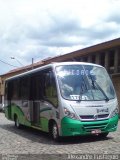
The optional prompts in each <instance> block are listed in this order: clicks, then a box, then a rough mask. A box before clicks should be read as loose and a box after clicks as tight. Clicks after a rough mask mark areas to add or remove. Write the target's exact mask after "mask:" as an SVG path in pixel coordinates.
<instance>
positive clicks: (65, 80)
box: [56, 65, 115, 101]
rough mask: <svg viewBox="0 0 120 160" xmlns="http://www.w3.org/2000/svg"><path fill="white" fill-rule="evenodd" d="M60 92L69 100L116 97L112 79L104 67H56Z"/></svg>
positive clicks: (98, 99)
mask: <svg viewBox="0 0 120 160" xmlns="http://www.w3.org/2000/svg"><path fill="white" fill-rule="evenodd" d="M56 73H57V78H58V82H59V87H60V92H61V95H62V97H63V98H65V99H67V100H80V101H102V100H106V101H109V100H110V99H114V98H115V91H114V87H113V85H112V82H111V79H110V77H109V75H108V73H107V72H106V70H105V69H104V68H103V67H99V66H94V65H62V66H58V67H56Z"/></svg>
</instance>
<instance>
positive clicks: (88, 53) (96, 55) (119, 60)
mask: <svg viewBox="0 0 120 160" xmlns="http://www.w3.org/2000/svg"><path fill="white" fill-rule="evenodd" d="M65 61H80V62H91V63H96V64H100V65H102V66H104V67H105V68H106V69H107V71H108V73H109V74H110V76H111V78H112V81H113V83H114V86H115V89H116V93H117V97H118V100H119V104H120V38H117V39H114V40H111V41H107V42H104V43H100V44H97V45H94V46H90V47H87V48H84V49H80V50H77V51H74V52H71V53H67V54H64V55H60V56H56V57H53V58H51V57H50V58H47V59H45V60H43V61H40V62H37V63H34V64H33V66H31V65H28V66H25V67H22V68H18V69H15V70H12V71H10V72H8V73H6V74H4V75H1V80H0V94H1V95H0V96H1V97H2V96H4V81H5V79H6V78H8V77H11V76H13V75H16V74H19V73H22V72H25V71H26V70H31V69H33V68H37V67H40V66H43V65H46V64H49V63H52V62H65Z"/></svg>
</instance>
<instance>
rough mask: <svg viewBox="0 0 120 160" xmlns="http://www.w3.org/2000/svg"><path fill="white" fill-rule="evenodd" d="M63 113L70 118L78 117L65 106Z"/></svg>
mask: <svg viewBox="0 0 120 160" xmlns="http://www.w3.org/2000/svg"><path fill="white" fill-rule="evenodd" d="M64 113H65V115H66V116H67V117H69V118H72V119H78V118H77V116H76V115H75V113H73V112H71V111H69V110H68V109H67V108H64Z"/></svg>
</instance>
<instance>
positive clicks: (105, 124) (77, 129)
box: [60, 115, 119, 136]
mask: <svg viewBox="0 0 120 160" xmlns="http://www.w3.org/2000/svg"><path fill="white" fill-rule="evenodd" d="M118 119H119V118H118V115H116V116H114V117H112V118H110V119H107V120H100V121H89V122H88V121H87V122H82V121H79V120H74V119H71V118H68V117H64V118H63V119H62V121H61V132H60V136H78V135H90V134H94V133H95V132H96V131H98V134H99V133H105V132H113V131H116V129H117V125H118ZM94 131H95V132H94Z"/></svg>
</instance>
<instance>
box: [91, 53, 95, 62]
mask: <svg viewBox="0 0 120 160" xmlns="http://www.w3.org/2000/svg"><path fill="white" fill-rule="evenodd" d="M95 60H96V57H95V55H92V56H91V62H92V63H95Z"/></svg>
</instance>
